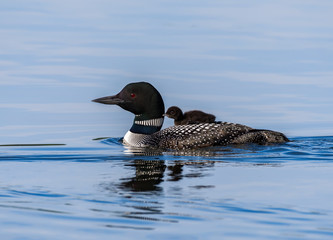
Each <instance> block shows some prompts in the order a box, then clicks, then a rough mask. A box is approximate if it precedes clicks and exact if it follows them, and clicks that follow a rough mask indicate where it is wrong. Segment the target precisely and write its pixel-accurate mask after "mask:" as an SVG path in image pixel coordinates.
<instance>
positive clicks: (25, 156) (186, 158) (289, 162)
mask: <svg viewBox="0 0 333 240" xmlns="http://www.w3.org/2000/svg"><path fill="white" fill-rule="evenodd" d="M118 140H119V139H113V140H112V141H110V139H108V141H109V142H108V143H107V144H105V141H106V140H100V141H92V143H91V145H89V147H88V146H87V147H75V146H45V145H44V146H22V145H21V146H3V147H1V148H0V151H1V152H0V154H1V155H0V212H1V216H2V217H1V216H0V224H1V225H2V226H7V227H6V229H5V231H2V237H4V239H11V238H13V236H14V237H16V238H18V239H20V238H25V237H26V236H29V237H30V238H32V239H52V237H51V238H50V236H53V235H54V236H59V233H61V234H62V235H61V236H62V238H63V239H68V238H71V237H69V235H68V234H70V235H79V236H82V239H96V238H98V239H106V238H109V237H110V236H112V237H115V238H117V239H133V238H138V239H160V238H165V239H195V238H198V239H221V237H222V238H235V239H239V238H241V239H272V238H278V239H279V238H281V239H284V238H288V239H289V238H290V236H292V238H291V239H304V238H306V237H309V238H317V239H325V238H327V239H329V238H331V237H332V236H333V231H332V225H331V224H330V223H331V220H332V219H333V208H332V206H331V203H330V201H329V199H331V198H332V197H333V191H332V190H331V188H330V187H329V186H330V185H331V182H332V181H333V177H332V174H331V172H332V170H333V166H331V162H332V155H333V152H332V146H333V145H332V143H333V140H332V138H326V140H325V139H323V138H320V139H318V138H316V139H312V138H306V139H302V138H300V139H294V141H293V142H290V143H286V144H281V145H271V146H257V145H242V146H226V147H216V148H207V149H200V150H191V151H186V152H176V151H171V152H162V151H155V152H154V151H152V150H151V149H149V150H148V149H146V150H144V151H143V149H141V150H140V149H134V150H133V149H129V148H127V147H124V146H123V145H122V144H120V143H119V141H118ZM313 166H315V167H313ZM18 228H19V229H20V232H17V231H16V230H15V231H14V229H18ZM64 228H66V231H64ZM38 229H42V230H43V231H39V230H38ZM170 229H172V231H170ZM13 232H14V233H13ZM295 236H296V237H295Z"/></svg>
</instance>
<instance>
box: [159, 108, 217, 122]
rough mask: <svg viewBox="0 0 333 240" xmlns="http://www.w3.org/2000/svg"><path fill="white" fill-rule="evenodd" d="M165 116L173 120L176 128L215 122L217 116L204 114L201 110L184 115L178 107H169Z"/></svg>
mask: <svg viewBox="0 0 333 240" xmlns="http://www.w3.org/2000/svg"><path fill="white" fill-rule="evenodd" d="M164 116H167V117H169V118H173V119H174V123H175V125H176V126H177V125H186V124H197V123H213V122H215V116H214V115H212V114H209V113H204V112H202V111H199V110H193V111H188V112H185V113H183V111H182V110H181V109H180V108H179V107H176V106H172V107H169V108H168V110H167V111H166V113H165V114H164Z"/></svg>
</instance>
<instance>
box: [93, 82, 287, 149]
mask: <svg viewBox="0 0 333 240" xmlns="http://www.w3.org/2000/svg"><path fill="white" fill-rule="evenodd" d="M92 101H93V102H98V103H103V104H111V105H118V106H120V107H121V108H123V109H125V110H127V111H130V112H132V113H134V114H135V117H134V121H133V125H132V127H131V128H130V130H129V131H128V132H127V133H126V134H125V136H124V139H123V142H124V144H127V145H130V146H133V147H155V148H162V149H176V150H179V149H191V148H192V149H193V148H202V147H209V146H216V145H228V144H244V143H258V144H266V143H283V142H287V141H289V140H288V138H287V137H286V136H285V135H284V134H282V133H279V132H274V131H270V130H259V129H253V128H251V127H248V126H245V125H241V124H235V123H227V122H218V123H200V124H189V125H178V126H172V127H169V128H166V129H163V130H161V127H162V124H163V120H164V116H163V114H164V102H163V99H162V97H161V95H160V93H159V92H158V91H157V90H156V89H155V88H154V87H153V86H152V85H151V84H150V83H147V82H137V83H130V84H128V85H126V86H125V87H124V88H123V89H122V90H121V91H120V92H119V93H118V94H116V95H114V96H108V97H102V98H98V99H95V100H92Z"/></svg>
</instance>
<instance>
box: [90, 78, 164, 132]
mask: <svg viewBox="0 0 333 240" xmlns="http://www.w3.org/2000/svg"><path fill="white" fill-rule="evenodd" d="M92 101H93V102H98V103H103V104H111V105H118V106H120V107H121V108H123V109H125V110H127V111H129V112H131V113H134V114H135V118H134V123H133V126H132V128H131V131H133V132H137V133H145V134H151V133H154V132H156V131H159V130H160V129H161V127H162V124H163V118H164V116H163V114H164V110H165V109H164V102H163V99H162V97H161V95H160V93H159V92H158V91H157V90H156V88H154V87H153V86H152V85H151V84H150V83H147V82H136V83H130V84H128V85H126V86H125V87H124V88H123V89H122V90H121V91H120V92H119V93H118V94H116V95H114V96H108V97H102V98H97V99H94V100H92Z"/></svg>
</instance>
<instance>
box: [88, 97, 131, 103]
mask: <svg viewBox="0 0 333 240" xmlns="http://www.w3.org/2000/svg"><path fill="white" fill-rule="evenodd" d="M92 101H93V102H97V103H103V104H111V105H118V104H120V103H124V102H125V101H124V100H123V99H121V98H119V96H118V95H115V96H108V97H101V98H97V99H94V100H92Z"/></svg>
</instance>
